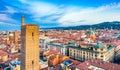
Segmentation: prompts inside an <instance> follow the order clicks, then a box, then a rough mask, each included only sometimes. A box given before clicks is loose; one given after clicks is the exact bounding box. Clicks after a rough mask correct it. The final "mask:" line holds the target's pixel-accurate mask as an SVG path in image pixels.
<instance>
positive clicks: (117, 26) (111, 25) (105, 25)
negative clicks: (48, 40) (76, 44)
mask: <svg viewBox="0 0 120 70" xmlns="http://www.w3.org/2000/svg"><path fill="white" fill-rule="evenodd" d="M89 28H93V29H104V28H108V29H111V28H112V29H118V30H120V22H119V21H113V22H103V23H99V24H94V25H80V26H69V27H54V28H44V29H62V30H84V29H89Z"/></svg>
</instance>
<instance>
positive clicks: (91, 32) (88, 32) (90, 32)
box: [87, 30, 95, 34]
mask: <svg viewBox="0 0 120 70" xmlns="http://www.w3.org/2000/svg"><path fill="white" fill-rule="evenodd" d="M87 34H95V32H94V31H92V30H89V31H87Z"/></svg>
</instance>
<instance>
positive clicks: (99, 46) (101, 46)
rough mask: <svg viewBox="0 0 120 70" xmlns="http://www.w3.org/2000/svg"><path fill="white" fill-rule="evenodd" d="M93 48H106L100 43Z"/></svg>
mask: <svg viewBox="0 0 120 70" xmlns="http://www.w3.org/2000/svg"><path fill="white" fill-rule="evenodd" d="M94 48H106V46H105V45H104V44H103V43H102V42H97V44H96V45H95V46H94Z"/></svg>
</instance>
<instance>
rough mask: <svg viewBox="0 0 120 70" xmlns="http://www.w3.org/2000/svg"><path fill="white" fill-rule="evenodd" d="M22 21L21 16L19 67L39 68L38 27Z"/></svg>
mask: <svg viewBox="0 0 120 70" xmlns="http://www.w3.org/2000/svg"><path fill="white" fill-rule="evenodd" d="M24 21H25V20H24V16H22V26H21V44H22V45H21V46H22V47H21V55H20V60H21V68H20V69H21V70H39V27H38V26H37V25H34V24H26V25H25V22H24Z"/></svg>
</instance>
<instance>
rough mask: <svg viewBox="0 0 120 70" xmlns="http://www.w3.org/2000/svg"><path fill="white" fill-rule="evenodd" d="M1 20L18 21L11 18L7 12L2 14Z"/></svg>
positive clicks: (0, 15)
mask: <svg viewBox="0 0 120 70" xmlns="http://www.w3.org/2000/svg"><path fill="white" fill-rule="evenodd" d="M0 21H5V22H17V21H16V20H14V19H12V18H10V17H9V16H8V15H7V14H0Z"/></svg>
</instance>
